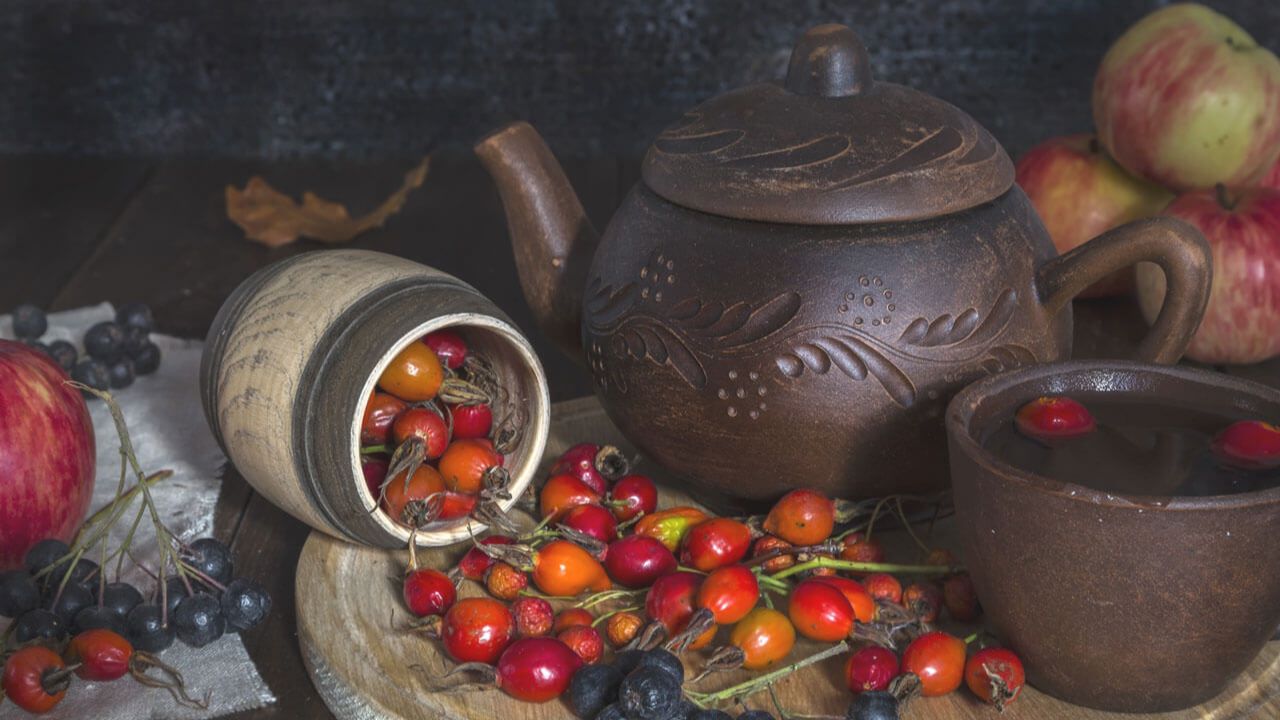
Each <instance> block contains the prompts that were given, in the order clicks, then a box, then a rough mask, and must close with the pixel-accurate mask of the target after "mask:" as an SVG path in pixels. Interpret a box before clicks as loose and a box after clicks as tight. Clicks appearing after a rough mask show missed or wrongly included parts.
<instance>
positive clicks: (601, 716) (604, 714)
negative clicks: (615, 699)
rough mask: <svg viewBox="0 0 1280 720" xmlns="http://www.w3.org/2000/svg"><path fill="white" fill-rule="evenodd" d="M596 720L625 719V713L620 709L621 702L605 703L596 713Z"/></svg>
mask: <svg viewBox="0 0 1280 720" xmlns="http://www.w3.org/2000/svg"><path fill="white" fill-rule="evenodd" d="M596 720H627V714H626V713H625V712H623V711H622V703H614V704H612V705H605V706H604V709H603V710H601V711H600V712H599V713H598V714H597V715H596Z"/></svg>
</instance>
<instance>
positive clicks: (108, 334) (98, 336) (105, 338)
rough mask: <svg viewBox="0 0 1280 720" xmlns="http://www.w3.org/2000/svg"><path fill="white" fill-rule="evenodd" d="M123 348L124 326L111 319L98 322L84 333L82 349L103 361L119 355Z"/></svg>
mask: <svg viewBox="0 0 1280 720" xmlns="http://www.w3.org/2000/svg"><path fill="white" fill-rule="evenodd" d="M123 348H124V328H122V327H120V326H119V325H117V324H116V323H113V322H111V321H107V322H100V323H98V324H97V325H94V326H93V327H91V328H89V329H88V331H86V332H85V334H84V351H85V352H86V353H88V354H89V357H92V358H96V359H98V360H101V361H103V362H105V363H110V362H113V361H114V360H115V359H116V358H118V357H120V353H121V351H122V350H123Z"/></svg>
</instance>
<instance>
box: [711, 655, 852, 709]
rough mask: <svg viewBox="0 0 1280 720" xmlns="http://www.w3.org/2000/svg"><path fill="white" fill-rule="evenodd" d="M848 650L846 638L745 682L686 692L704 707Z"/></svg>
mask: <svg viewBox="0 0 1280 720" xmlns="http://www.w3.org/2000/svg"><path fill="white" fill-rule="evenodd" d="M848 651H849V642H848V641H847V640H841V641H840V642H838V643H836V644H835V645H832V646H831V647H829V648H827V649H826V650H823V651H822V652H818V653H815V654H813V655H810V656H809V657H807V658H805V659H803V660H800V661H798V662H794V663H792V664H790V665H787V666H785V667H781V668H778V669H777V670H774V671H773V672H768V673H765V674H764V675H761V676H759V677H755V678H752V679H750V680H747V681H746V682H743V683H739V684H737V685H731V686H729V687H727V688H724V689H722V690H717V691H715V692H710V693H700V692H694V691H686V693H687V694H688V696H689V699H690V700H692V701H693V702H695V703H697V704H698V705H702V706H703V707H705V706H706V705H710V704H715V703H718V702H720V701H722V700H730V699H732V698H738V697H745V696H747V695H751V694H753V693H756V692H759V691H760V690H763V689H765V688H766V687H768V686H769V685H771V684H772V683H773V682H774V681H775V680H778V679H780V678H784V677H786V676H788V675H790V674H792V673H794V672H796V671H798V670H801V669H803V668H806V667H808V666H810V665H813V664H814V663H819V662H822V661H823V660H826V659H827V658H831V657H835V656H836V655H840V654H842V653H845V652H848Z"/></svg>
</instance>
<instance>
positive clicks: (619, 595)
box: [574, 588, 647, 610]
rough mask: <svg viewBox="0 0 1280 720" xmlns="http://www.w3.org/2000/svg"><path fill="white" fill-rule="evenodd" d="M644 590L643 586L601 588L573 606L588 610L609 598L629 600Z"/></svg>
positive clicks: (609, 599)
mask: <svg viewBox="0 0 1280 720" xmlns="http://www.w3.org/2000/svg"><path fill="white" fill-rule="evenodd" d="M644 592H647V590H646V589H645V588H640V589H639V590H619V589H617V588H614V589H612V590H601V591H600V592H598V593H595V594H593V595H588V596H587V597H586V598H584V599H583V600H582V601H581V602H579V603H577V604H576V605H574V607H577V608H582V609H583V610H590V609H591V608H593V607H595V606H597V605H603V604H604V603H607V602H609V601H611V600H623V599H626V600H631V599H632V598H636V597H639V595H640V594H641V593H644Z"/></svg>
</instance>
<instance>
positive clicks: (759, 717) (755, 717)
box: [738, 710, 774, 720]
mask: <svg viewBox="0 0 1280 720" xmlns="http://www.w3.org/2000/svg"><path fill="white" fill-rule="evenodd" d="M738 720H774V717H773V715H772V714H771V713H770V712H769V711H768V710H748V711H746V712H744V713H742V714H740V715H738Z"/></svg>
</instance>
